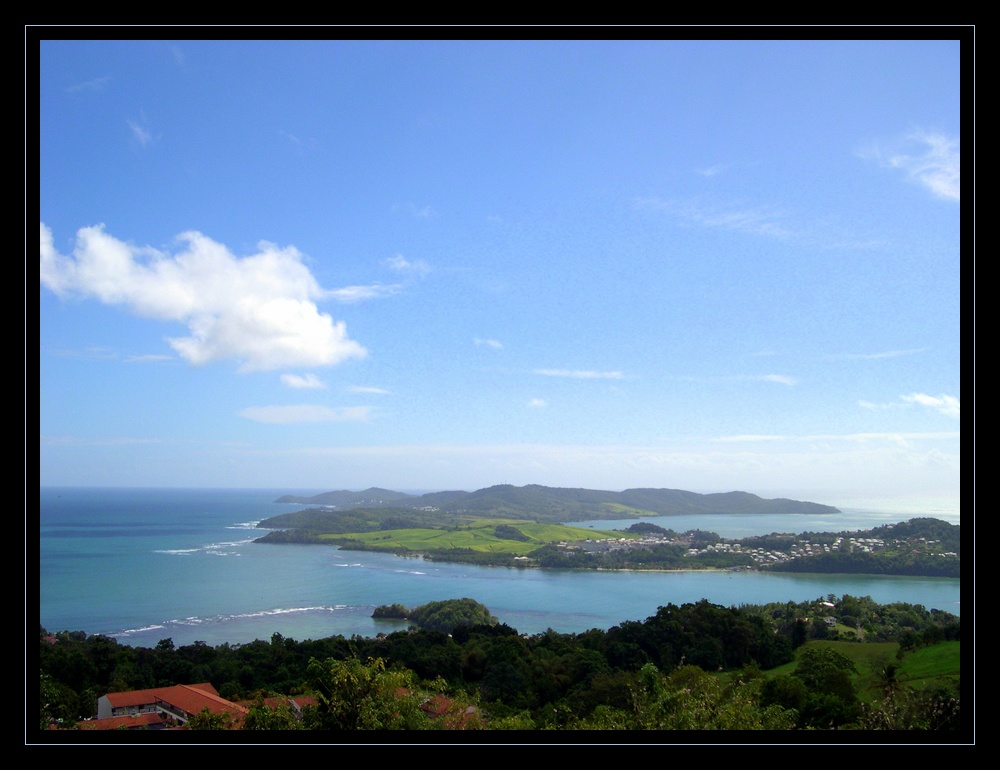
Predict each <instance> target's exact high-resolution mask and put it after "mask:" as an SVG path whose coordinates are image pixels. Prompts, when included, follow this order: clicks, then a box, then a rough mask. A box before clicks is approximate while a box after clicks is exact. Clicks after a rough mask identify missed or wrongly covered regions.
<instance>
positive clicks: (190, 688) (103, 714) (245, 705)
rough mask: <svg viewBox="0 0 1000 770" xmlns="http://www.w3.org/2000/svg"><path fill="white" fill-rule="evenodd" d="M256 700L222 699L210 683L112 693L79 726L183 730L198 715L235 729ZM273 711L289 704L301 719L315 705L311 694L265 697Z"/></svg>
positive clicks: (102, 697)
mask: <svg viewBox="0 0 1000 770" xmlns="http://www.w3.org/2000/svg"><path fill="white" fill-rule="evenodd" d="M256 702H257V701H240V702H236V703H234V702H233V701H229V700H226V699H225V698H223V697H221V696H220V695H219V693H218V691H217V690H216V689H215V688H214V687H213V686H212V685H211V684H210V683H209V682H201V683H199V684H177V685H172V686H170V687H153V688H151V689H148V690H130V691H127V692H111V693H108V694H107V695H102V696H101V697H100V698H98V700H97V716H96V717H95V718H94V719H87V720H84V721H82V722H79V723H77V726H78V727H79V728H80V729H81V730H183V729H187V723H188V722H189V721H190V720H191V718H192V717H194V716H195V715H196V714H200V713H202V712H203V711H204V710H206V709H207V710H208V712H209V713H210V714H212V715H213V716H214V715H224V716H226V717H228V721H229V723H230V724H231V725H232V726H233V727H239V725H240V724H241V723H242V721H243V719H244V718H245V717H246V715H247V713H248V712H249V708H250V706H252V705H254V704H255V703H256ZM264 704H265V705H267V706H270V707H272V708H274V707H277V706H279V705H288V706H290V707H291V709H292V710H293V712H294V713H295V714H297V715H298V716H299V717H301V715H302V709H304V708H306V707H307V706H315V705H316V698H315V697H314V696H312V695H295V696H290V697H282V698H266V699H265V700H264Z"/></svg>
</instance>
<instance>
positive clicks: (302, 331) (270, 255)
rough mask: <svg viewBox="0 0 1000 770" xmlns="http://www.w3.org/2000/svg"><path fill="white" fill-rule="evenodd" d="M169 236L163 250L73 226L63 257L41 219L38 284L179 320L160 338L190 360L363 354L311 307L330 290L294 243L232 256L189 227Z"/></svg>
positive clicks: (311, 360)
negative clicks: (170, 244) (184, 331)
mask: <svg viewBox="0 0 1000 770" xmlns="http://www.w3.org/2000/svg"><path fill="white" fill-rule="evenodd" d="M178 240H179V241H180V243H181V244H182V249H181V251H180V253H178V254H176V255H175V256H171V255H169V254H166V253H163V252H160V251H157V250H156V249H152V248H149V247H146V248H139V247H136V246H133V245H131V244H128V243H125V242H123V241H120V240H118V239H116V238H113V237H112V236H110V235H108V234H107V233H105V232H104V226H103V225H97V226H95V227H84V228H81V229H80V230H79V231H78V232H77V237H76V245H75V248H74V250H73V254H72V256H68V257H67V256H63V255H62V254H59V253H58V252H57V251H56V249H55V247H54V245H53V237H52V232H51V230H49V228H48V227H46V226H45V224H44V223H40V279H41V283H42V285H43V286H45V287H47V288H48V289H50V290H51V291H53V292H54V293H55V294H57V295H58V296H60V297H66V296H70V295H80V296H83V297H90V298H94V299H97V300H98V301H100V302H103V303H105V304H107V305H124V306H126V307H128V308H129V309H130V310H131V311H132V312H134V313H135V314H136V315H139V316H143V317H146V318H156V319H160V320H164V321H176V322H180V323H183V324H185V325H187V327H188V329H189V331H190V336H188V337H176V338H171V339H168V342H169V344H170V346H171V347H172V348H173V349H174V350H175V351H176V352H177V353H178V354H179V355H180V356H181V357H182V358H183V359H184V360H186V361H188V362H189V363H191V364H207V363H211V362H215V361H220V360H225V359H236V360H237V361H239V362H240V370H241V371H261V370H271V369H279V368H287V367H296V366H305V367H316V366H332V365H335V364H339V363H341V362H343V361H345V360H347V359H350V358H361V357H364V356H365V355H366V354H367V351H366V350H365V349H364V348H363V347H362V346H361V345H359V344H358V343H357V342H355V341H354V340H352V339H350V338H349V337H348V336H347V331H346V329H345V327H344V324H343V322H335V321H334V320H333V319H332V318H331V317H330V316H329V315H327V314H326V313H321V312H320V311H319V309H318V308H317V306H316V304H315V302H314V300H316V299H322V298H324V297H328V296H330V295H331V293H330V292H325V291H324V290H323V289H322V288H320V286H319V285H318V284H317V283H316V280H315V278H314V277H313V275H312V273H310V271H309V269H308V268H307V267H306V266H305V265H304V264H303V262H302V255H301V254H300V253H299V252H298V250H297V249H295V247H293V246H289V247H287V248H279V247H278V246H276V245H275V244H272V243H267V242H261V243H260V244H259V245H258V248H259V250H260V251H259V253H257V254H254V255H253V256H249V257H244V258H242V259H241V258H237V257H236V256H234V255H233V254H232V253H231V252H230V251H229V250H228V249H227V248H226V247H225V246H224V245H222V244H221V243H217V242H215V241H213V240H211V239H209V238H206V237H205V236H204V235H202V234H201V233H198V232H187V233H183V234H181V235H180V236H179V238H178ZM346 291H348V292H349V293H350V292H351V291H352V290H351V289H349V290H346Z"/></svg>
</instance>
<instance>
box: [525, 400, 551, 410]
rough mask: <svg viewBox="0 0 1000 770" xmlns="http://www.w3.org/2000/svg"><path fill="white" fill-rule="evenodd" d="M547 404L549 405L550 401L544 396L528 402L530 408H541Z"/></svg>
mask: <svg viewBox="0 0 1000 770" xmlns="http://www.w3.org/2000/svg"><path fill="white" fill-rule="evenodd" d="M546 406H548V402H547V401H546V400H545V399H544V398H533V399H531V400H530V401H529V402H528V407H529V408H530V409H541V408H543V407H546Z"/></svg>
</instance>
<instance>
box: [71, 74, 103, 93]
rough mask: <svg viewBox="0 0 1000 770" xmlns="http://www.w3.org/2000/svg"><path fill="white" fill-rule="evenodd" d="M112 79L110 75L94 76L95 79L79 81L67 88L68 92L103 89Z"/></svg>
mask: <svg viewBox="0 0 1000 770" xmlns="http://www.w3.org/2000/svg"><path fill="white" fill-rule="evenodd" d="M109 80H111V78H110V77H109V76H108V75H105V76H104V77H102V78H94V79H93V80H88V81H86V82H84V83H77V84H76V85H72V86H70V87H69V88H67V89H66V93H70V94H72V93H76V92H78V91H102V90H104V86H105V85H106V84H107V82H108V81H109Z"/></svg>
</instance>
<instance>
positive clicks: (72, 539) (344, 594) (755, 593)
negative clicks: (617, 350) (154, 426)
mask: <svg viewBox="0 0 1000 770" xmlns="http://www.w3.org/2000/svg"><path fill="white" fill-rule="evenodd" d="M316 491H317V492H318V491H323V490H316ZM286 493H287V490H204V489H198V490H179V489H169V490H167V489H94V488H87V489H69V488H46V489H42V490H41V491H40V501H39V503H40V504H39V533H40V540H39V544H40V547H39V584H38V593H39V620H40V623H41V625H42V626H44V627H45V628H46V629H48V630H49V631H62V630H70V631H76V630H82V631H85V632H87V633H88V634H97V633H102V634H108V635H111V636H114V637H116V638H117V639H118V640H119V641H120V642H122V643H124V644H131V645H137V646H153V645H155V644H156V642H157V641H159V640H160V639H164V638H167V637H170V638H171V639H173V641H174V643H175V644H178V645H181V644H190V643H192V642H194V641H196V640H200V641H204V642H206V643H208V644H211V645H217V644H222V643H225V642H229V643H244V642H249V641H252V640H254V639H269V638H270V637H271V635H272V634H274V633H281V634H282V635H284V636H286V637H291V638H294V639H300V640H301V639H311V638H321V637H326V636H331V635H336V634H341V635H344V636H348V637H349V636H352V635H354V634H359V635H362V636H374V635H375V634H377V633H379V632H390V631H393V630H397V629H399V628H403V627H405V624H399V623H392V622H388V621H377V622H376V621H374V620H372V618H371V613H372V610H373V609H374V608H375V607H376V606H377V605H379V604H392V603H396V602H398V603H401V604H404V605H407V606H415V605H418V604H423V603H425V602H428V601H435V600H439V599H451V598H460V597H465V596H468V597H471V598H473V599H476V600H477V601H480V602H482V603H483V604H485V605H486V606H487V607H489V608H490V610H491V611H492V612H493V614H494V615H496V616H497V617H498V618H499V619H500V620H501V621H502V622H505V623H507V624H509V625H511V626H513V627H514V628H517V629H518V630H519V631H521V632H522V633H538V632H541V631H544V630H545V629H547V628H553V629H555V630H556V631H560V632H564V633H569V632H579V631H585V630H587V629H590V628H602V629H607V628H610V627H611V626H613V625H616V624H618V623H621V622H622V621H625V620H644V619H645V618H647V617H649V616H650V615H652V614H654V613H655V612H656V609H657V607H660V606H662V605H664V604H667V603H674V604H682V603H684V602H694V601H698V600H700V599H702V598H705V599H708V600H709V601H712V602H715V603H717V604H722V605H727V606H728V605H733V604H744V603H747V604H749V603H764V602H770V601H782V602H784V601H788V600H792V601H805V600H809V599H815V598H817V597H820V596H826V595H827V594H831V593H832V594H835V595H837V596H842V595H844V594H851V595H854V596H865V595H867V596H871V597H872V598H873V599H875V600H876V601H878V602H881V603H888V602H894V601H904V602H910V603H914V604H923V605H924V606H925V607H928V608H937V609H942V610H947V611H949V612H953V613H955V614H959V608H960V604H959V603H960V581H958V580H947V579H925V578H903V577H867V576H850V575H843V576H841V575H789V574H785V575H778V574H767V573H729V572H710V573H706V572H682V573H649V572H619V573H608V572H600V573H598V572H571V571H542V570H514V569H499V568H485V567H472V566H468V565H461V564H441V563H432V562H425V561H423V560H422V559H414V558H401V557H396V556H392V555H388V554H377V553H366V552H358V551H339V550H336V549H335V548H332V547H328V546H303V545H283V546H275V545H260V544H257V543H254V542H252V541H253V539H254V538H256V537H259V536H260V535H261V534H262V531H261V530H258V529H254V525H255V524H256V522H258V521H260V520H261V519H264V518H267V517H268V516H273V515H275V514H277V513H282V512H285V511H288V510H295V509H298V508H300V507H301V506H286V505H276V504H275V503H274V502H273V501H274V500H275V499H276V498H277V497H279V496H280V495H283V494H286ZM298 493H302V494H306V493H305V492H301V491H298ZM916 515H920V514H916V513H914V514H904V513H885V512H876V511H863V510H845V511H844V513H843V514H841V515H837V516H827V517H823V518H822V519H815V518H810V517H805V516H781V517H774V516H746V517H739V516H736V517H734V516H697V517H671V518H668V519H661V520H658V522H657V523H660V524H662V525H663V526H667V527H671V528H673V529H676V530H678V531H682V530H685V529H693V528H700V529H706V530H711V531H715V532H718V533H719V534H720V535H723V536H726V537H745V536H747V535H752V534H765V533H768V532H773V531H795V532H800V531H827V530H831V529H832V530H841V529H855V528H868V527H872V526H880V525H882V524H885V523H892V522H895V521H902V520H905V519H908V518H912V517H913V516H916ZM926 515H936V516H937V517H938V518H944V519H945V520H950V521H952V522H953V523H958V522H957V516H946V515H940V514H931V513H929V514H926ZM862 522H864V523H862ZM628 523H631V522H622V523H620V524H617V523H615V522H606V521H605V522H587V523H585V525H586V524H592V525H594V526H595V528H611V527H617V526H627V524H628ZM29 556H30V553H29ZM29 569H30V568H29ZM26 577H27V579H28V583H29V595H30V581H31V577H32V576H31V575H30V574H29V575H27V576H26ZM29 603H30V596H29ZM29 609H30V606H29Z"/></svg>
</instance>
